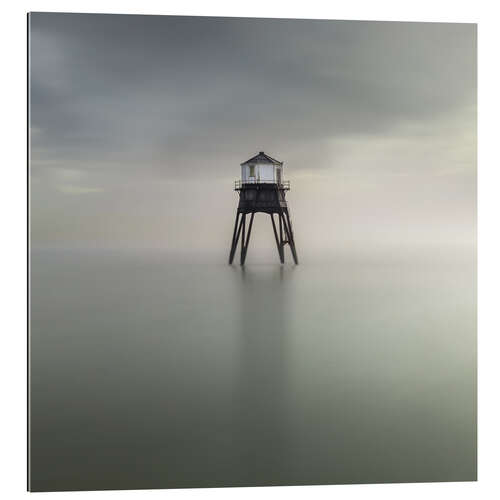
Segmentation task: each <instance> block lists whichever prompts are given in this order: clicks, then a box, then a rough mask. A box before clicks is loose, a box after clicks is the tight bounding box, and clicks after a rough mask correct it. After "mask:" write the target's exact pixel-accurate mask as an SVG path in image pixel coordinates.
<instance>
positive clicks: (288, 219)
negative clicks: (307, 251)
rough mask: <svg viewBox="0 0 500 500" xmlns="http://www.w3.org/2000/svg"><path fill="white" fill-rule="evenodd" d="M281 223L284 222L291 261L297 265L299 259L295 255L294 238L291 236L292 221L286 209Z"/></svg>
mask: <svg viewBox="0 0 500 500" xmlns="http://www.w3.org/2000/svg"><path fill="white" fill-rule="evenodd" d="M285 217H286V222H285ZM283 223H284V224H285V230H286V231H287V236H288V244H289V245H290V250H291V251H292V256H293V261H294V262H295V265H297V264H298V263H299V259H298V257H297V250H296V249H295V240H294V238H293V230H292V223H291V222H290V216H289V215H288V210H287V211H285V213H284V216H283ZM287 226H288V227H287Z"/></svg>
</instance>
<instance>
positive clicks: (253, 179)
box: [241, 151, 283, 184]
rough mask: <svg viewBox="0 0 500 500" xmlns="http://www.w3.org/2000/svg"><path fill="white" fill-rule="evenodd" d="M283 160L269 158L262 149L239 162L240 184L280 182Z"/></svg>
mask: <svg viewBox="0 0 500 500" xmlns="http://www.w3.org/2000/svg"><path fill="white" fill-rule="evenodd" d="M282 179H283V162H282V161H278V160H275V159H274V158H271V157H270V156H269V155H266V154H265V153H264V151H260V152H259V154H258V155H255V156H254V157H253V158H250V159H249V160H247V161H246V162H244V163H242V164H241V182H242V184H281V183H282Z"/></svg>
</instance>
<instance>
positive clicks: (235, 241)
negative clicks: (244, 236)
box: [229, 212, 240, 264]
mask: <svg viewBox="0 0 500 500" xmlns="http://www.w3.org/2000/svg"><path fill="white" fill-rule="evenodd" d="M239 217H240V213H239V212H236V219H235V221H234V231H233V239H232V240H231V250H230V251H229V264H232V263H233V258H234V252H235V251H236V246H237V245H238V236H237V232H238V221H239Z"/></svg>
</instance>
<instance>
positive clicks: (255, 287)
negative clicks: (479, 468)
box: [31, 251, 476, 490]
mask: <svg viewBox="0 0 500 500" xmlns="http://www.w3.org/2000/svg"><path fill="white" fill-rule="evenodd" d="M434 254H435V255H431V254H429V255H428V256H427V257H425V256H415V255H406V256H403V257H401V256H400V257H397V258H396V257H394V256H390V255H384V254H380V255H379V256H377V257H373V256H370V257H367V256H365V257H363V256H357V257H352V256H338V257H337V258H336V259H334V260H332V262H329V263H328V262H323V263H319V262H315V261H310V262H307V260H306V261H303V262H302V263H301V265H300V266H298V267H293V266H288V265H287V266H284V267H280V266H279V264H276V263H275V261H274V260H272V259H271V260H269V262H270V263H269V264H265V263H260V264H259V263H253V264H252V263H250V262H249V263H248V265H247V266H246V268H245V269H244V270H241V269H240V268H239V267H229V266H227V265H226V264H225V262H217V260H216V259H203V258H201V257H196V258H194V257H184V258H181V257H175V256H172V255H170V256H169V255H166V254H162V253H160V252H157V253H153V252H143V253H138V252H136V253H134V252H128V253H127V252H123V253H113V252H87V253H85V252H70V251H34V252H33V254H32V295H31V297H32V337H31V360H32V377H31V402H32V417H31V425H32V436H31V438H32V439H31V453H32V454H31V458H32V484H31V486H32V489H33V490H60V489H107V488H112V489H118V488H168V487H208V486H243V485H279V484H317V483H358V482H364V483H368V482H405V481H454V480H473V479H475V477H476V412H475V403H476V328H475V323H476V302H475V271H474V259H473V258H472V257H471V255H469V254H467V255H464V256H459V255H452V257H450V255H449V254H446V252H444V253H443V254H441V255H437V254H436V252H434ZM220 260H221V261H224V260H225V256H223V257H222V258H221V259H220ZM276 260H277V257H276Z"/></svg>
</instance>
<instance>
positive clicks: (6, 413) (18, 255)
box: [0, 0, 500, 500]
mask: <svg viewBox="0 0 500 500" xmlns="http://www.w3.org/2000/svg"><path fill="white" fill-rule="evenodd" d="M2 7H3V8H2V16H1V19H0V23H1V29H0V33H1V36H2V44H1V45H0V47H1V50H2V58H1V61H2V80H1V84H2V93H1V95H2V98H3V99H2V101H3V104H4V105H3V106H2V111H3V113H2V115H3V116H2V120H1V122H0V123H1V126H2V135H1V137H2V138H3V139H5V140H3V141H2V146H3V147H2V167H3V168H2V175H3V179H2V180H3V182H2V183H1V185H2V187H3V190H2V196H0V200H1V209H2V210H1V214H2V226H1V227H2V236H3V238H2V242H3V245H2V260H1V262H2V270H3V273H2V275H3V276H2V277H3V278H4V279H3V280H2V285H3V286H2V287H1V293H2V300H1V302H0V303H1V304H2V335H1V337H0V338H1V341H2V344H1V348H0V353H2V362H1V363H0V366H1V369H2V376H1V377H0V384H1V385H0V390H1V394H2V403H3V404H2V412H1V418H2V426H1V430H2V440H1V443H2V445H1V450H2V451H1V455H0V456H1V463H0V470H1V472H2V481H1V483H0V491H1V492H2V493H3V496H4V497H5V498H9V499H16V498H20V497H24V496H27V495H28V493H27V492H26V442H27V441H26V283H27V280H26V278H27V273H26V220H27V219H26V214H27V210H26V185H27V184H26V182H27V175H26V12H28V11H49V12H50V11H60V12H64V11H71V12H106V13H130V14H164V15H166V14H177V15H210V16H245V17H289V18H324V19H358V20H384V21H432V22H477V23H478V24H479V27H478V41H479V58H478V66H479V143H478V144H479V176H478V185H479V207H478V208H479V226H478V234H479V282H478V284H479V297H478V298H479V303H478V306H479V307H478V312H479V343H478V346H479V481H478V482H477V483H420V484H382V485H339V486H307V487H305V486H304V487H266V488H238V489H234V488H224V489H199V490H194V489H193V490H141V491H113V492H78V493H43V494H40V493H39V494H37V495H43V498H47V499H51V498H58V499H61V498H66V497H69V498H72V497H76V496H78V497H79V498H101V497H117V498H120V499H135V498H144V497H146V498H159V497H162V496H165V495H168V496H169V498H173V499H177V498H182V499H191V498H224V497H225V498H231V499H232V498H237V499H244V498H250V497H253V496H255V495H259V496H260V497H264V498H267V497H271V496H272V497H273V498H280V497H283V498H285V497H286V498H292V499H293V498H302V497H304V496H307V497H310V498H327V497H330V496H332V495H338V496H339V497H340V498H346V499H357V498H364V497H365V496H369V497H370V498H371V499H374V500H377V499H378V498H380V499H384V500H390V499H393V498H394V499H398V500H399V499H400V498H405V499H408V500H411V499H417V498H418V499H420V498H422V497H426V498H428V499H433V498H442V497H445V496H446V497H447V496H449V497H452V498H454V500H460V499H470V498H478V499H483V498H484V499H491V498H500V482H499V481H500V480H499V479H497V477H498V472H499V468H500V460H499V458H498V455H499V453H500V431H499V422H500V404H499V399H500V398H499V388H498V382H499V380H500V368H499V367H500V363H499V362H498V359H497V358H498V357H499V356H500V353H499V346H500V341H499V335H500V328H499V327H500V324H499V323H500V322H499V314H498V313H497V310H498V309H499V308H500V303H499V298H498V292H497V291H496V288H497V287H498V283H499V282H500V273H499V268H500V266H499V258H500V237H499V229H500V224H499V222H498V214H500V206H499V204H500V203H499V200H500V196H499V195H498V190H499V186H500V182H499V179H500V176H499V173H498V172H499V170H500V162H499V161H498V146H497V143H498V137H497V135H498V133H499V132H500V130H498V129H499V127H498V125H497V122H498V117H499V114H500V106H499V101H500V99H499V92H500V76H499V75H500V70H499V65H498V62H497V61H498V54H497V50H496V48H498V47H500V40H499V38H500V37H499V32H500V29H499V27H498V23H499V21H500V16H498V11H499V8H497V7H496V6H495V2H493V1H487V0H485V1H476V2H470V1H469V2H461V1H459V0H455V1H444V0H434V1H431V0H420V1H419V2H401V1H387V0H379V1H377V2H371V1H370V0H365V1H360V0H350V1H338V2H328V3H327V2H317V1H308V2H298V1H290V0H289V1H274V2H270V1H267V2H266V1H260V0H254V1H253V2H251V4H250V3H248V4H236V3H234V2H231V1H217V0H212V1H210V2H206V3H204V2H203V1H201V0H200V1H189V3H187V2H182V1H178V0H175V1H169V2H168V3H167V4H166V5H165V3H164V2H160V1H147V0H143V1H141V2H132V1H129V0H121V1H105V0H103V1H99V2H97V1H86V2H83V1H72V2H71V3H69V2H62V1H31V2H27V1H22V0H21V1H18V2H11V3H10V5H5V4H4V5H3V6H2Z"/></svg>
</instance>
